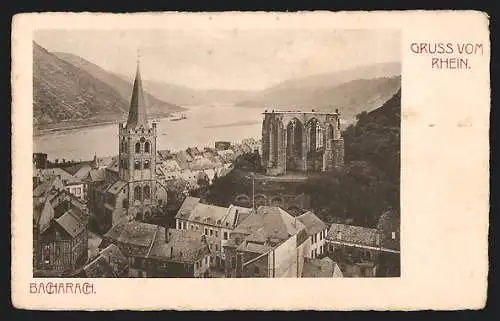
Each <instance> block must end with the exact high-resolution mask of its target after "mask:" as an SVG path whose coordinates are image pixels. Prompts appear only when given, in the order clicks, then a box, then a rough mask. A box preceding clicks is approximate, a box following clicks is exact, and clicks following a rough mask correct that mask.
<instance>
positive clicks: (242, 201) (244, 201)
mask: <svg viewBox="0 0 500 321" xmlns="http://www.w3.org/2000/svg"><path fill="white" fill-rule="evenodd" d="M234 203H235V204H236V205H239V206H249V205H250V197H248V195H246V194H239V195H236V197H235V198H234Z"/></svg>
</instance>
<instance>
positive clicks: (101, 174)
mask: <svg viewBox="0 0 500 321" xmlns="http://www.w3.org/2000/svg"><path fill="white" fill-rule="evenodd" d="M89 175H90V181H91V182H101V181H104V180H105V179H106V170H105V169H104V168H99V169H91V170H90V172H89Z"/></svg>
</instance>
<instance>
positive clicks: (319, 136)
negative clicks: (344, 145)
mask: <svg viewBox="0 0 500 321" xmlns="http://www.w3.org/2000/svg"><path fill="white" fill-rule="evenodd" d="M322 147H323V129H322V128H321V126H320V125H319V124H316V149H320V148H322Z"/></svg>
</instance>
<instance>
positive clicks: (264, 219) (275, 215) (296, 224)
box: [234, 206, 305, 241]
mask: <svg viewBox="0 0 500 321" xmlns="http://www.w3.org/2000/svg"><path fill="white" fill-rule="evenodd" d="M302 229H305V226H304V224H302V223H301V222H300V221H298V220H296V219H295V218H294V217H293V216H291V215H290V214H288V213H287V212H285V211H284V210H282V209H281V208H279V207H276V206H260V207H259V208H258V209H257V212H256V213H255V214H250V215H249V216H248V217H247V218H246V219H245V220H243V221H242V222H241V223H240V224H239V225H238V226H237V227H236V228H235V229H234V232H235V233H243V234H248V235H250V234H253V233H255V232H256V231H258V230H259V233H263V234H264V235H265V237H266V238H269V239H273V240H277V239H278V240H282V241H284V240H287V239H288V238H289V237H290V236H292V235H294V234H296V233H298V232H299V231H300V230H302Z"/></svg>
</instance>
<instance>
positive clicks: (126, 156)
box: [33, 62, 400, 278]
mask: <svg viewBox="0 0 500 321" xmlns="http://www.w3.org/2000/svg"><path fill="white" fill-rule="evenodd" d="M131 76H133V77H134V78H133V85H132V88H131V89H130V90H129V92H128V93H129V95H130V96H129V97H131V99H130V100H129V101H128V104H129V106H128V108H129V109H128V111H126V113H125V115H126V118H124V119H126V121H123V122H121V123H118V124H114V125H112V126H115V127H114V128H115V133H116V135H117V136H118V144H117V145H116V146H109V148H110V149H112V150H113V154H114V155H115V156H111V157H107V156H102V155H99V154H97V153H96V154H95V156H94V157H93V158H92V159H87V160H79V161H74V160H73V161H72V160H69V159H71V157H70V156H68V158H66V159H64V160H63V161H61V159H57V160H50V155H48V154H47V153H42V152H34V153H33V276H34V277H64V278H68V277H71V278H78V277H81V278H256V277H263V278H282V277H289V278H311V277H323V278H342V277H399V276H400V207H399V169H400V165H399V122H400V119H399V117H400V116H399V110H400V91H398V92H396V94H394V95H393V97H391V98H390V99H389V100H387V101H386V102H385V103H383V104H382V105H381V106H379V107H378V108H376V109H373V110H372V111H369V112H363V113H360V114H359V115H357V116H356V120H355V122H354V123H353V124H352V125H349V126H348V127H347V128H342V126H341V121H342V110H339V109H338V108H336V107H335V106H333V107H332V108H331V110H324V109H321V110H315V107H314V106H311V107H310V108H308V109H305V108H302V109H300V110H296V109H294V108H287V107H286V106H274V107H266V108H268V109H266V110H265V111H264V112H263V113H262V120H261V123H260V125H261V128H262V134H261V136H260V137H249V138H248V139H244V140H242V141H238V142H236V141H219V140H214V141H213V143H212V145H210V146H205V147H200V146H192V147H189V148H187V149H182V150H172V149H166V148H164V146H161V145H160V144H159V143H158V140H157V138H158V137H159V130H160V126H161V124H160V123H157V122H156V121H155V120H154V118H153V117H151V115H150V113H149V110H150V106H148V99H147V97H145V96H146V93H145V91H144V89H143V79H142V77H141V67H140V63H139V62H138V63H137V67H136V72H135V75H131ZM257 112H258V113H259V114H260V113H261V112H260V111H256V113H257ZM184 118H186V116H184V115H181V116H178V117H177V118H175V119H173V120H175V121H178V122H179V123H180V122H183V121H187V120H186V119H184ZM182 134H183V133H182V132H170V133H168V134H167V136H166V139H169V136H171V137H173V136H175V135H182ZM103 139H106V138H105V137H103ZM394 146H396V147H394ZM392 147H394V148H392Z"/></svg>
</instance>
